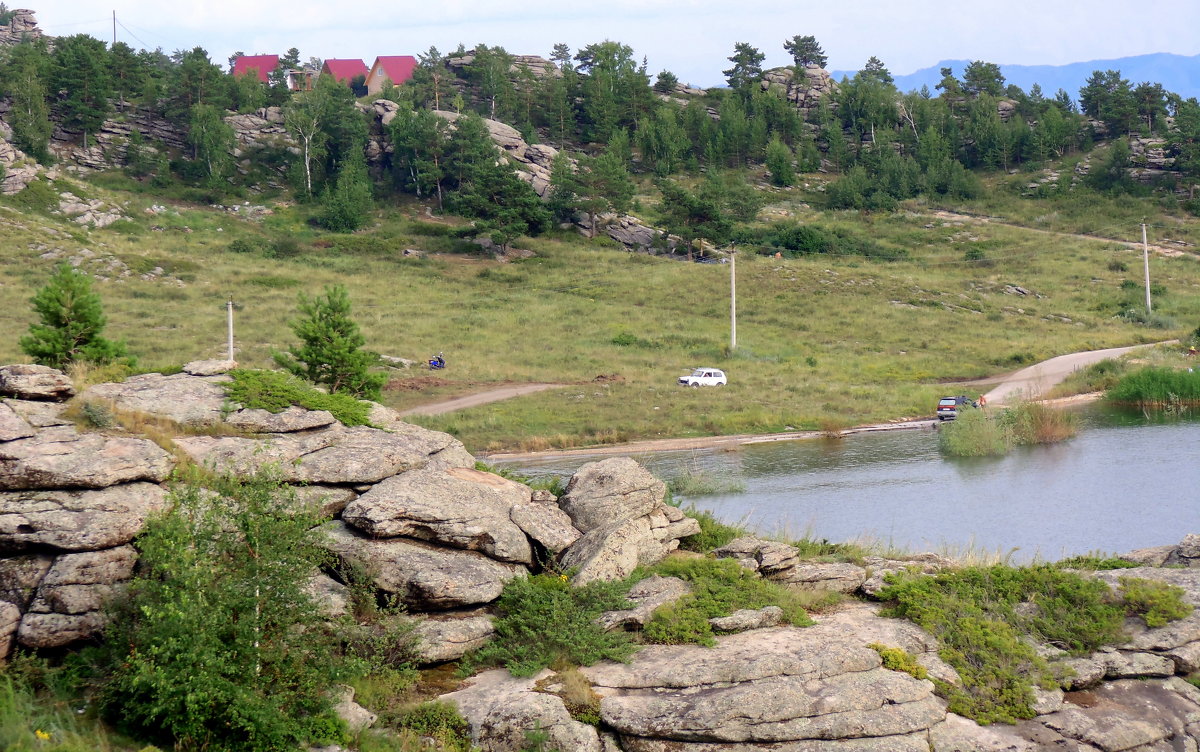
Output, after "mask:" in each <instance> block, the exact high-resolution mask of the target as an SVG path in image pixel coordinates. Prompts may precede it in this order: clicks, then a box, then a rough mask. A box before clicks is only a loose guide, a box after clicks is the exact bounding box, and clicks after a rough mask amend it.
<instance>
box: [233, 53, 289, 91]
mask: <svg viewBox="0 0 1200 752" xmlns="http://www.w3.org/2000/svg"><path fill="white" fill-rule="evenodd" d="M278 67H279V56H278V55H242V56H241V57H239V58H238V59H237V60H234V61H233V75H235V76H240V75H243V74H245V73H248V72H250V71H255V73H256V74H257V75H258V80H259V81H262V82H263V83H264V84H265V83H267V74H268V73H270V72H271V71H273V70H275V69H276V68H278Z"/></svg>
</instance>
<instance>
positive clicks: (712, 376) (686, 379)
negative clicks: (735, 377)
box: [679, 368, 725, 386]
mask: <svg viewBox="0 0 1200 752" xmlns="http://www.w3.org/2000/svg"><path fill="white" fill-rule="evenodd" d="M679 383H680V384H683V385H684V386H725V372H724V371H720V370H717V369H716V368H697V369H696V370H694V371H692V372H691V373H690V374H688V375H687V376H680V377H679Z"/></svg>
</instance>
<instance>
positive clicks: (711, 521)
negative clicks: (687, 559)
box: [679, 507, 746, 553]
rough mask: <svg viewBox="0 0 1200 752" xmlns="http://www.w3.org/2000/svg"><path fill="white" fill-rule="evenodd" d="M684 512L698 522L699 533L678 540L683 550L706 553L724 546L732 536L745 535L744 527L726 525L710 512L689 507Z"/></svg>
mask: <svg viewBox="0 0 1200 752" xmlns="http://www.w3.org/2000/svg"><path fill="white" fill-rule="evenodd" d="M684 514H686V515H687V516H688V517H691V518H692V519H694V520H695V521H696V522H698V523H700V532H699V534H697V535H692V536H689V537H687V538H683V539H681V540H680V541H679V547H680V548H682V549H683V550H685V551H698V552H700V553H708V552H709V551H712V550H713V549H717V548H720V547H721V546H724V545H725V544H726V543H728V542H729V541H731V540H733V539H734V538H739V537H741V536H743V535H746V530H745V528H741V527H737V526H736V525H726V524H725V523H724V522H721V521H720V520H718V519H717V518H716V517H714V516H713V514H712V512H707V511H704V510H700V509H696V508H695V507H689V508H687V509H685V510H684Z"/></svg>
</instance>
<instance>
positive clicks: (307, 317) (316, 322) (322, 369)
mask: <svg viewBox="0 0 1200 752" xmlns="http://www.w3.org/2000/svg"><path fill="white" fill-rule="evenodd" d="M299 301H300V302H299V306H300V314H301V317H300V318H298V319H296V320H294V321H292V322H291V327H292V331H293V332H295V333H296V336H297V337H299V338H300V341H301V343H302V344H301V345H300V346H299V347H296V346H292V347H290V348H288V352H287V353H276V354H275V362H276V363H278V364H279V365H280V366H281V367H282V368H284V369H286V370H288V371H290V372H291V373H293V374H295V375H297V376H299V377H301V378H303V379H307V380H308V381H311V382H312V383H314V384H323V385H325V386H327V387H328V388H329V391H330V392H333V393H344V394H349V395H351V396H353V397H359V398H363V399H371V400H378V399H379V395H380V390H381V389H382V388H383V384H384V382H385V381H387V376H385V375H384V374H372V373H370V371H369V369H370V367H371V366H373V365H374V364H375V363H377V362H378V361H379V356H378V355H377V354H376V353H373V352H369V351H366V350H362V349H361V348H362V346H363V344H365V342H366V340H365V339H363V336H362V334H360V333H359V331H358V324H356V323H354V320H353V319H351V318H350V295H349V293H347V292H346V288H345V287H344V286H342V285H330V286H328V287H326V288H325V294H324V295H323V296H317V297H316V298H312V299H309V298H308V297H307V296H306V295H304V294H303V293H301V294H300V299H299ZM289 355H290V357H289Z"/></svg>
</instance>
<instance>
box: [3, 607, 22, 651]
mask: <svg viewBox="0 0 1200 752" xmlns="http://www.w3.org/2000/svg"><path fill="white" fill-rule="evenodd" d="M20 624H21V609H19V608H17V606H16V604H14V603H7V602H5V601H0V666H2V665H4V659H3V656H7V655H8V654H9V653H10V652H12V648H13V643H14V642H16V638H17V627H19V626H20Z"/></svg>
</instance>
